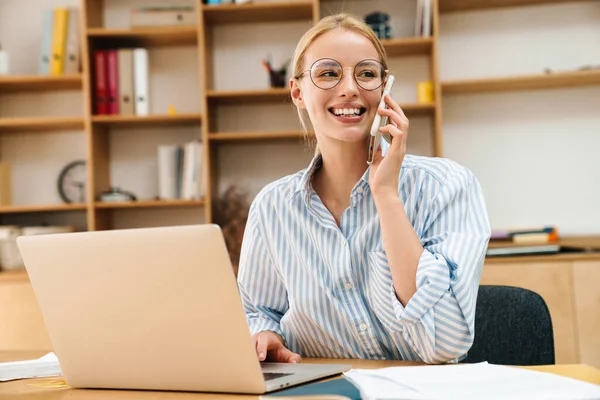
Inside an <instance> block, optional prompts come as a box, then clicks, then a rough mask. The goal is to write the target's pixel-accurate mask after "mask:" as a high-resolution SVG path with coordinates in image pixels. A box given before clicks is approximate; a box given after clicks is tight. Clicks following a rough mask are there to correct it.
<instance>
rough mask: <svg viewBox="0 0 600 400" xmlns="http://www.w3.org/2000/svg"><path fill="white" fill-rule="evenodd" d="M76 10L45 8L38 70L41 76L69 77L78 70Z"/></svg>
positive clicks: (78, 51) (77, 22)
mask: <svg viewBox="0 0 600 400" xmlns="http://www.w3.org/2000/svg"><path fill="white" fill-rule="evenodd" d="M79 37H80V31H79V10H78V9H77V8H73V7H63V8H54V9H48V10H45V11H44V12H43V15H42V40H41V48H40V59H39V67H38V71H39V73H40V74H41V75H52V76H61V75H72V74H77V73H79V71H80V56H81V48H80V39H79Z"/></svg>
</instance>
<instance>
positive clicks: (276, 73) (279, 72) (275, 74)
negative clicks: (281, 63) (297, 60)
mask: <svg viewBox="0 0 600 400" xmlns="http://www.w3.org/2000/svg"><path fill="white" fill-rule="evenodd" d="M285 74H286V69H273V70H270V71H269V81H270V83H271V87H276V88H281V87H285Z"/></svg>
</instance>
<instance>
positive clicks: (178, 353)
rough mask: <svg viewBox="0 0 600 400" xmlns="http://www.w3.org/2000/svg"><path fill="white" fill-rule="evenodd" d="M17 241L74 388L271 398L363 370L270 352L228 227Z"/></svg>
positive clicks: (124, 231)
mask: <svg viewBox="0 0 600 400" xmlns="http://www.w3.org/2000/svg"><path fill="white" fill-rule="evenodd" d="M17 244H18V247H19V250H20V251H21V255H22V258H23V261H24V264H25V268H26V269H27V273H28V274H29V277H30V280H31V285H32V287H33V290H34V292H35V295H36V297H37V300H38V303H39V306H40V309H41V312H42V315H43V317H44V320H45V322H46V327H47V330H48V334H49V336H50V339H51V341H52V345H53V347H54V352H55V353H56V355H57V356H58V359H59V361H60V365H61V369H62V371H63V376H64V378H65V380H66V382H67V383H68V384H69V385H70V386H71V387H75V388H104V389H141V390H171V391H196V392H228V393H253V394H262V393H266V392H271V391H274V390H278V389H282V388H285V387H288V386H292V385H297V384H300V383H304V382H308V381H312V380H315V379H319V378H324V377H327V376H332V375H336V374H339V373H342V372H344V371H347V370H349V369H350V368H351V365H344V364H335V365H331V364H329V365H328V364H307V363H299V364H281V363H261V362H260V361H259V360H258V358H257V355H256V349H255V346H254V343H253V341H252V338H251V336H250V331H249V329H248V325H247V323H246V317H245V314H244V311H243V308H242V304H241V300H240V296H239V293H238V288H237V282H236V279H235V276H234V273H233V269H232V266H231V261H230V258H229V254H228V253H227V249H226V246H225V241H224V238H223V235H222V232H221V230H220V228H219V226H218V225H213V224H205V225H193V226H177V227H160V228H141V229H122V230H109V231H94V232H76V233H59V234H48V235H39V236H21V237H19V238H18V239H17Z"/></svg>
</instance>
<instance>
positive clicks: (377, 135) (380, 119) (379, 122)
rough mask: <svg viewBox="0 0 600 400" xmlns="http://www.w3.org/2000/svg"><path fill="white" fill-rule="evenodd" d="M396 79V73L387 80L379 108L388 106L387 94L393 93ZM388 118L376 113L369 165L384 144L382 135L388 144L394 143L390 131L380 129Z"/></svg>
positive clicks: (368, 159) (370, 143)
mask: <svg viewBox="0 0 600 400" xmlns="http://www.w3.org/2000/svg"><path fill="white" fill-rule="evenodd" d="M395 79H396V78H395V77H394V75H388V78H387V82H386V84H385V87H384V88H383V94H382V95H381V101H379V107H378V108H387V105H386V103H385V95H386V94H390V93H391V91H392V86H394V80H395ZM387 119H388V117H387V116H385V115H384V116H382V115H380V114H379V113H377V114H375V119H374V120H373V124H372V125H371V132H370V133H371V138H370V139H369V156H368V158H367V164H369V165H371V163H373V160H374V159H375V154H377V149H379V146H380V145H382V143H381V136H383V138H384V139H385V141H386V142H387V144H388V145H389V144H391V143H392V137H391V136H390V134H389V133H385V134H383V135H382V133H381V132H380V131H379V128H381V127H382V126H385V125H386V124H387ZM387 147H388V146H387V145H386V146H385V148H386V150H387ZM383 150H384V146H383V145H382V151H383Z"/></svg>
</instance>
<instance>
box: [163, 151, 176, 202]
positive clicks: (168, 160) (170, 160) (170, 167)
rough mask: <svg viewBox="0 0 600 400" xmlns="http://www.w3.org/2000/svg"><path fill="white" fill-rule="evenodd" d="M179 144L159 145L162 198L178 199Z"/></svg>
mask: <svg viewBox="0 0 600 400" xmlns="http://www.w3.org/2000/svg"><path fill="white" fill-rule="evenodd" d="M178 164H179V146H177V145H160V146H158V198H159V199H161V200H169V199H177V198H179V192H178V190H177V189H178V186H179V184H178V172H179V165H178Z"/></svg>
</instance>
